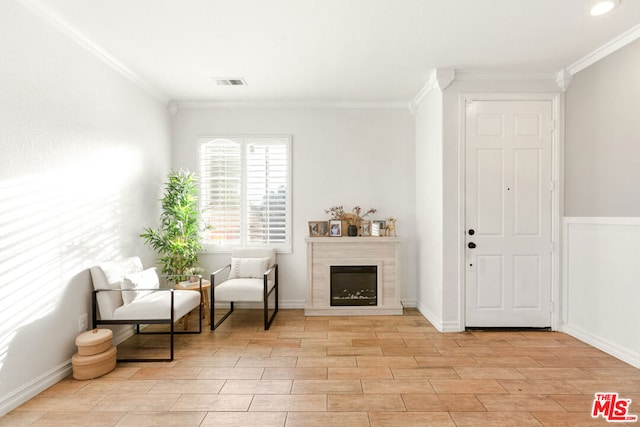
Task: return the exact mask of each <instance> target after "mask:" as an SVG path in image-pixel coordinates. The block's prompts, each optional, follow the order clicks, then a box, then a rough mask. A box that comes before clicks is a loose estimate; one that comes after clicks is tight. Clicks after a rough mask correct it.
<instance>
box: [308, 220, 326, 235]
mask: <svg viewBox="0 0 640 427" xmlns="http://www.w3.org/2000/svg"><path fill="white" fill-rule="evenodd" d="M328 235H329V222H328V221H309V237H326V236H328Z"/></svg>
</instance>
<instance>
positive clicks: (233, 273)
mask: <svg viewBox="0 0 640 427" xmlns="http://www.w3.org/2000/svg"><path fill="white" fill-rule="evenodd" d="M268 268H269V258H231V270H229V277H228V278H229V279H239V278H253V279H260V278H262V277H263V276H264V272H265V271H267V269H268Z"/></svg>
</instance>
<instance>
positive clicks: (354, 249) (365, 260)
mask: <svg viewBox="0 0 640 427" xmlns="http://www.w3.org/2000/svg"><path fill="white" fill-rule="evenodd" d="M305 241H306V243H307V282H308V290H307V303H306V306H305V309H304V314H305V315H306V316H343V315H344V316H354V315H376V314H377V315H401V314H402V304H401V303H400V296H401V278H402V270H401V268H400V246H401V242H402V241H401V240H400V239H399V238H397V237H308V238H306V239H305ZM351 265H375V266H377V267H378V289H377V291H378V304H377V305H376V306H346V307H345V306H331V302H330V299H331V296H330V294H331V290H330V288H331V285H330V270H331V266H351Z"/></svg>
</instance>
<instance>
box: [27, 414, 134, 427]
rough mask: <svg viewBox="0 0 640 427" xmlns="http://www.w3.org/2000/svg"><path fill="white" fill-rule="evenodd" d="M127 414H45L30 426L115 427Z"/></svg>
mask: <svg viewBox="0 0 640 427" xmlns="http://www.w3.org/2000/svg"><path fill="white" fill-rule="evenodd" d="M126 414H127V413H126V412H124V411H122V412H118V411H107V412H100V411H90V412H47V413H46V414H44V415H43V416H42V417H40V418H38V419H37V420H36V421H35V422H34V423H33V424H31V425H32V426H60V427H86V426H92V427H93V426H95V427H111V426H115V425H116V424H117V423H118V421H120V420H121V419H122V417H124V416H125V415H126Z"/></svg>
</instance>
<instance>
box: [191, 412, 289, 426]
mask: <svg viewBox="0 0 640 427" xmlns="http://www.w3.org/2000/svg"><path fill="white" fill-rule="evenodd" d="M286 419H287V413H286V412H209V413H208V414H207V416H206V417H205V418H204V421H203V422H202V424H200V426H202V427H207V426H208V427H213V426H215V427H219V426H225V427H248V426H260V427H283V426H284V425H285V420H286Z"/></svg>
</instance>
